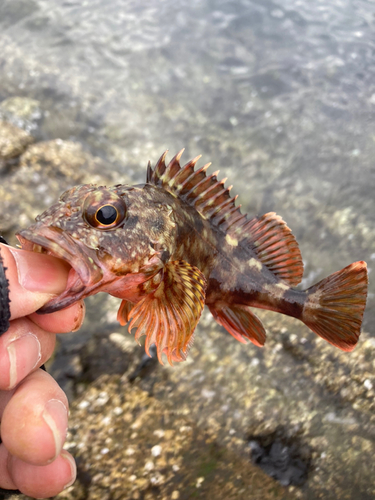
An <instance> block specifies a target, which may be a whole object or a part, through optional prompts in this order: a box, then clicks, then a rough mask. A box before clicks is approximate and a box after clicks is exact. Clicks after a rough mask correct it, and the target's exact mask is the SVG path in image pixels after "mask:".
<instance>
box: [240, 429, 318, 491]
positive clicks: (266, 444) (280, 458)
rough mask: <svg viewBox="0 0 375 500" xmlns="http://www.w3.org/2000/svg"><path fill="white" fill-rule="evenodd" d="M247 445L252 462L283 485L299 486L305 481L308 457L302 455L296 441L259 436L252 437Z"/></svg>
mask: <svg viewBox="0 0 375 500" xmlns="http://www.w3.org/2000/svg"><path fill="white" fill-rule="evenodd" d="M249 447H250V450H251V459H252V461H253V463H254V464H256V465H258V466H259V467H260V468H261V469H262V470H264V472H265V473H266V474H268V475H269V476H271V477H273V478H274V479H276V480H277V481H278V482H279V483H280V484H282V485H283V486H289V485H296V486H301V485H302V484H303V483H304V482H305V481H306V479H307V474H308V470H309V462H310V459H309V457H303V456H302V453H301V452H300V450H299V446H298V444H297V443H293V442H292V443H288V442H285V441H284V442H283V441H282V440H281V439H279V438H275V437H274V436H272V437H271V439H270V438H269V437H268V436H261V437H252V438H251V439H250V440H249Z"/></svg>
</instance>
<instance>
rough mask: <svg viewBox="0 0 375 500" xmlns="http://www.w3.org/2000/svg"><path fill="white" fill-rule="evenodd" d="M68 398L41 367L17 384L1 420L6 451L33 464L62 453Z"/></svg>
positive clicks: (39, 463)
mask: <svg viewBox="0 0 375 500" xmlns="http://www.w3.org/2000/svg"><path fill="white" fill-rule="evenodd" d="M67 408H68V401H67V398H66V396H65V394H64V392H63V391H62V389H61V388H60V387H59V386H58V384H57V382H56V381H55V380H54V379H53V378H52V377H51V376H50V375H49V374H48V373H46V372H44V371H43V370H37V371H36V372H33V373H31V374H30V375H29V376H28V377H27V378H26V379H25V380H24V381H23V382H21V384H20V385H19V386H18V387H17V389H16V390H15V392H14V395H13V397H12V398H11V400H10V401H9V403H8V404H7V406H6V407H5V410H4V412H3V416H2V420H1V439H2V441H3V444H4V446H5V447H6V449H7V450H8V451H9V453H10V454H11V455H13V456H15V457H17V458H19V459H20V460H22V461H24V462H27V463H29V464H33V465H47V464H48V463H50V462H51V461H53V460H55V459H56V457H58V455H59V454H60V453H61V450H62V446H63V444H64V442H65V439H66V433H67V429H68V410H67Z"/></svg>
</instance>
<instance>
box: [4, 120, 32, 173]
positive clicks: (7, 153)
mask: <svg viewBox="0 0 375 500" xmlns="http://www.w3.org/2000/svg"><path fill="white" fill-rule="evenodd" d="M33 141H34V139H33V138H32V136H31V135H30V134H29V133H28V132H25V131H24V130H22V129H21V128H19V127H16V126H15V125H12V124H11V123H8V122H6V121H0V164H1V162H3V164H5V162H6V161H8V160H10V159H12V158H15V157H17V156H19V155H21V154H22V153H23V152H24V151H25V149H26V148H27V146H28V145H29V144H31V143H32V142H33Z"/></svg>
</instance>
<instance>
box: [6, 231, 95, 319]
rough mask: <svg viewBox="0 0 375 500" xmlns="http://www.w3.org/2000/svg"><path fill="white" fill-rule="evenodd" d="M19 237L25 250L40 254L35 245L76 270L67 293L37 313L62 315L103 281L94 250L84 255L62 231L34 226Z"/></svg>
mask: <svg viewBox="0 0 375 500" xmlns="http://www.w3.org/2000/svg"><path fill="white" fill-rule="evenodd" d="M16 236H17V239H18V241H19V242H20V244H21V246H22V248H23V249H24V250H28V251H34V252H38V250H36V249H35V245H38V246H40V247H42V249H43V250H45V252H46V253H48V254H49V255H52V256H53V257H57V258H60V259H62V260H64V261H65V262H67V263H68V264H69V265H70V266H71V268H72V270H73V271H72V270H71V271H70V273H69V277H68V281H67V286H66V289H65V290H64V291H63V292H62V293H61V294H59V295H57V296H56V297H54V298H52V299H51V300H50V301H49V302H47V304H45V305H44V306H43V307H41V308H40V309H39V310H38V311H37V312H38V313H40V314H48V313H51V312H55V311H59V310H60V309H64V308H65V307H68V306H69V305H71V304H73V303H74V302H77V301H78V300H80V299H81V298H82V297H83V296H85V295H86V294H87V291H88V289H90V290H91V289H92V288H93V285H94V287H95V285H96V284H97V283H98V282H99V281H100V280H101V279H102V277H103V273H102V270H101V268H100V265H98V263H97V264H96V265H95V263H96V261H97V258H96V251H95V250H92V249H85V251H83V250H82V249H81V247H80V245H79V242H78V241H77V240H75V239H74V238H72V237H71V236H70V235H69V234H67V233H65V232H63V231H62V230H61V229H60V228H54V227H51V226H49V227H43V226H42V227H39V228H38V227H37V225H35V226H34V227H31V228H29V229H23V230H21V231H19V232H18V233H17V234H16ZM90 260H91V262H90Z"/></svg>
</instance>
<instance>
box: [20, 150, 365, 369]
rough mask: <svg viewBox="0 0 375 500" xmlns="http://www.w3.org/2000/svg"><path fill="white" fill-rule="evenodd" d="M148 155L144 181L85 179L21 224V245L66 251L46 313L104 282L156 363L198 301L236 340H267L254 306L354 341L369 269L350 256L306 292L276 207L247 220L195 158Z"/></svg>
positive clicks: (176, 340) (194, 320)
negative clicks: (109, 183) (59, 284)
mask: <svg viewBox="0 0 375 500" xmlns="http://www.w3.org/2000/svg"><path fill="white" fill-rule="evenodd" d="M182 152H183V151H180V152H179V153H178V154H177V155H176V156H175V157H174V158H172V160H171V161H170V162H169V163H168V165H166V163H165V157H166V153H164V154H163V155H162V156H161V158H160V159H159V161H158V162H157V163H156V165H155V167H154V168H152V167H151V165H150V164H149V166H148V169H147V178H146V182H145V183H144V184H140V185H136V186H128V185H117V186H113V187H109V188H107V187H105V186H95V185H92V184H85V185H80V186H75V187H73V188H72V189H70V190H68V191H66V192H65V193H64V194H63V195H62V196H61V197H60V200H59V201H58V202H57V203H56V204H55V205H53V206H52V207H50V208H49V209H48V210H46V211H45V212H44V213H43V214H41V215H40V216H38V217H37V219H36V224H34V225H33V226H31V227H29V228H28V229H25V230H22V231H20V233H19V234H18V239H19V241H20V243H21V245H22V247H23V248H25V249H27V250H33V251H34V252H42V253H47V254H50V255H53V256H56V257H60V258H62V259H63V260H65V261H66V262H67V263H68V264H69V265H70V266H71V267H72V269H71V271H70V273H69V278H68V283H67V286H66V289H65V290H64V291H63V293H61V294H60V295H58V296H56V297H54V298H53V299H51V300H50V301H49V302H48V303H47V304H46V305H45V306H43V307H42V308H41V309H40V310H39V312H40V313H50V312H53V311H58V310H60V309H63V308H65V307H67V306H69V305H71V304H74V303H75V302H76V301H78V300H81V299H82V298H85V297H88V296H89V295H92V294H95V293H97V292H100V291H103V292H107V293H109V294H111V295H113V296H115V297H118V298H121V299H122V303H121V306H120V309H119V311H118V320H119V322H120V323H121V324H122V325H125V324H126V323H128V321H130V324H129V330H132V328H136V333H135V338H136V340H137V341H138V340H139V338H140V337H141V336H142V335H145V336H146V342H145V348H146V352H147V353H148V350H149V347H150V345H152V344H155V345H156V347H157V352H158V358H159V361H160V362H162V356H163V354H165V355H166V357H167V359H168V361H169V362H170V363H172V362H173V361H183V360H185V359H186V356H187V355H188V351H189V349H190V346H191V344H192V342H193V335H194V330H195V327H196V325H197V324H198V321H199V318H200V315H201V313H202V310H203V307H204V306H205V305H207V306H208V308H209V310H210V311H211V313H212V315H213V317H214V319H215V320H216V321H217V322H218V323H219V324H220V325H222V326H223V327H224V328H225V329H226V330H227V331H228V332H229V333H230V334H231V335H232V336H233V337H235V338H236V339H237V340H239V341H240V342H244V343H245V342H247V341H249V340H250V341H251V342H253V343H254V344H256V345H257V346H263V345H264V343H265V340H266V332H265V329H264V327H263V325H262V323H261V322H260V320H259V319H258V318H257V317H256V316H255V314H254V313H253V312H252V310H251V309H250V307H258V308H262V309H269V310H271V311H276V312H279V313H282V314H286V315H289V316H292V317H294V318H297V319H299V320H301V321H302V322H303V323H305V325H307V326H308V327H309V328H310V329H311V330H313V331H314V332H315V333H316V334H318V335H319V336H321V337H322V338H324V339H325V340H327V341H328V342H329V343H331V344H332V345H334V346H336V347H338V348H340V349H342V350H344V351H351V350H352V349H353V348H354V347H355V345H356V344H357V342H358V338H359V335H360V328H361V324H362V317H363V312H364V309H365V305H366V297H367V266H366V263H365V262H362V261H359V262H355V263H353V264H351V265H349V266H347V267H346V268H344V269H342V270H341V271H337V272H335V273H333V274H332V275H331V276H329V277H328V278H325V279H323V280H321V281H320V282H319V283H317V284H316V285H314V286H312V287H310V288H308V289H307V290H298V289H296V288H295V286H296V285H298V284H299V283H300V281H301V279H302V275H303V263H302V258H301V254H300V251H299V248H298V244H297V241H296V239H295V238H294V236H293V234H292V232H291V230H290V229H289V228H288V226H287V225H286V223H285V222H284V221H283V220H282V218H281V217H280V216H278V215H276V214H275V213H273V212H270V213H268V214H265V215H262V216H255V217H252V218H248V217H247V215H246V214H242V213H241V211H240V206H236V204H235V201H236V197H235V198H232V197H231V196H230V193H229V192H230V189H231V187H229V188H226V187H225V186H224V183H225V181H226V179H223V180H221V181H218V180H217V174H218V172H214V173H213V174H211V175H206V170H207V168H208V167H209V165H210V164H207V165H204V166H203V167H201V168H199V169H197V170H195V164H196V163H197V161H198V159H199V158H200V157H197V158H194V159H193V160H191V161H189V162H188V163H186V165H184V166H181V165H180V159H181V155H182Z"/></svg>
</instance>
